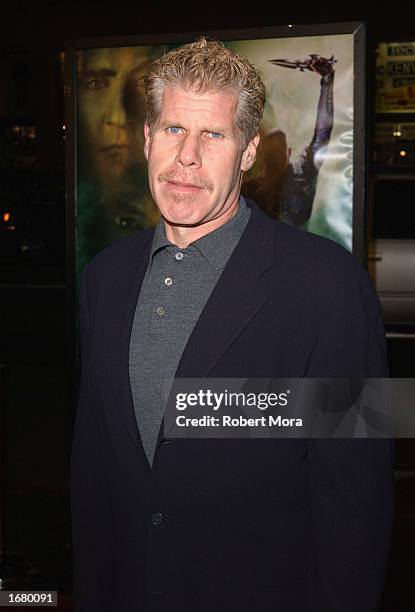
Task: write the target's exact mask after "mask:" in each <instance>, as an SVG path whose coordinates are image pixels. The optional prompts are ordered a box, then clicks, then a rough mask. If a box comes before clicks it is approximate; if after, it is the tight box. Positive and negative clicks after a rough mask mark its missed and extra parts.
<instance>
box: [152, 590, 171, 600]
mask: <svg viewBox="0 0 415 612" xmlns="http://www.w3.org/2000/svg"><path fill="white" fill-rule="evenodd" d="M152 596H153V599H167V597H168V595H167V593H158V592H157V591H153V593H152Z"/></svg>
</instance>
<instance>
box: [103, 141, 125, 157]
mask: <svg viewBox="0 0 415 612" xmlns="http://www.w3.org/2000/svg"><path fill="white" fill-rule="evenodd" d="M101 151H102V152H103V153H107V154H108V155H114V156H116V155H127V154H128V152H129V146H128V145H126V144H112V145H109V146H108V147H103V148H102V149H101Z"/></svg>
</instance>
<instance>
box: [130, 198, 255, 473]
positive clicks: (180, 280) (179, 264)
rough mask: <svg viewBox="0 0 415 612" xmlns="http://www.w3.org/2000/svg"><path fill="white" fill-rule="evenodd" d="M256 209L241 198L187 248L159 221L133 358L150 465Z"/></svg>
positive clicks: (141, 297)
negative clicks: (183, 373)
mask: <svg viewBox="0 0 415 612" xmlns="http://www.w3.org/2000/svg"><path fill="white" fill-rule="evenodd" d="M250 214H251V211H250V209H249V207H248V206H247V204H246V202H245V200H244V199H243V197H241V198H240V201H239V208H238V210H237V212H236V214H235V215H234V216H233V217H232V219H230V220H229V221H228V222H227V223H225V224H224V225H222V226H221V227H219V228H218V229H216V230H214V231H212V232H210V233H209V234H206V236H203V237H202V238H199V239H198V240H196V241H195V242H192V243H191V244H190V245H189V246H188V247H187V248H185V249H180V248H179V247H177V246H175V245H174V244H172V243H171V242H169V241H168V239H167V238H166V232H165V227H164V221H163V219H160V221H159V223H158V224H157V226H156V229H155V233H154V237H153V242H152V246H151V252H150V259H149V264H148V267H147V271H146V273H145V276H144V280H143V284H142V287H141V291H140V294H139V297H138V301H137V306H136V311H135V316H134V322H133V327H132V331H131V338H130V362H129V368H130V383H131V391H132V396H133V402H134V410H135V416H136V419H137V424H138V428H139V430H140V435H141V439H142V442H143V446H144V450H145V453H146V455H147V458H148V460H149V463H150V465H152V462H153V456H154V451H155V447H156V443H157V437H158V432H159V429H160V425H161V421H162V418H163V414H164V409H165V404H166V402H167V398H168V394H169V392H170V389H171V385H172V383H173V380H174V375H175V373H176V370H177V366H178V365H179V362H180V358H181V356H182V353H183V351H184V348H185V346H186V344H187V341H188V340H189V337H190V335H191V333H192V331H193V328H194V327H195V325H196V322H197V320H198V318H199V316H200V314H201V312H202V310H203V308H204V306H205V304H206V302H207V300H208V298H209V296H210V294H211V293H212V291H213V288H214V287H215V285H216V283H217V281H218V279H219V277H220V275H221V273H222V270H223V269H224V267H225V265H226V263H227V261H228V259H229V257H230V256H231V253H232V251H233V250H234V248H235V247H236V245H237V244H238V242H239V239H240V237H241V236H242V233H243V231H244V229H245V227H246V224H247V223H248V220H249V216H250Z"/></svg>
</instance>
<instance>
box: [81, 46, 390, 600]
mask: <svg viewBox="0 0 415 612" xmlns="http://www.w3.org/2000/svg"><path fill="white" fill-rule="evenodd" d="M263 105H264V86H263V83H262V80H261V77H260V75H259V73H258V72H257V71H256V69H255V68H254V67H253V66H251V65H250V64H249V62H248V61H247V60H245V59H244V58H242V57H240V56H239V55H237V54H236V53H235V52H233V51H231V50H229V49H226V48H225V47H224V46H223V45H222V44H221V43H218V42H215V41H207V40H206V39H204V38H202V39H200V40H199V41H198V42H196V43H193V44H190V45H185V46H184V47H181V48H179V49H176V50H174V51H172V52H170V53H168V54H167V55H165V56H164V57H162V58H161V59H159V60H158V61H156V62H155V63H154V65H153V66H152V68H151V69H150V71H149V74H148V78H147V101H146V124H145V145H144V147H145V154H146V157H147V159H148V166H149V181H150V189H151V192H152V194H153V197H154V200H155V201H156V202H157V205H158V207H159V209H160V212H161V214H162V220H161V221H160V223H159V224H158V226H157V227H156V229H155V231H152V230H145V231H143V232H141V233H138V234H136V235H134V236H131V237H128V238H125V239H123V240H120V241H118V242H116V243H114V244H113V245H111V246H110V247H108V248H107V249H105V250H104V251H103V252H101V253H100V254H99V255H98V256H97V257H95V258H94V260H93V261H91V263H90V264H89V265H88V266H87V267H86V269H85V272H84V275H83V282H82V287H81V294H80V308H81V318H80V322H81V339H82V342H81V345H82V374H81V389H80V399H79V407H78V413H77V419H76V425H75V435H74V443H73V451H72V515H73V549H74V586H75V593H74V597H75V610H76V611H77V612H81V611H82V612H83V611H85V612H86V611H88V612H93V611H97V612H98V611H99V612H109V611H112V612H121V611H122V612H129V611H130V610H131V611H133V610H134V611H138V610H146V611H149V610H151V611H152V610H169V611H174V612H176V611H177V612H179V611H180V612H198V611H202V610H203V611H209V612H213V611H215V612H216V611H221V612H222V611H223V612H230V611H233V610H235V611H236V610H238V612H244V611H248V610H249V611H250V612H252V611H253V610H256V611H258V612H259V611H261V612H268V611H271V610H272V611H273V612H275V611H276V610H282V611H283V612H290V611H294V610H296V611H301V612H303V611H311V610H312V611H318V612H322V611H324V612H328V611H333V612H341V611H346V610H347V611H348V612H349V611H351V610H353V612H359V611H362V612H368V611H369V610H376V609H377V605H378V603H379V599H380V595H381V590H382V581H383V575H384V570H385V563H386V557H387V550H388V545H389V539H390V528H391V513H392V502H391V497H392V493H391V490H392V473H391V472H392V469H391V468H392V459H391V449H390V445H389V443H388V441H385V440H370V441H368V440H346V439H342V440H341V439H337V440H318V439H310V440H307V439H295V440H294V439H291V440H288V439H286V440H284V439H280V440H272V439H257V440H255V439H227V440H224V439H213V440H212V439H210V440H209V439H201V438H199V439H195V440H191V439H183V440H179V439H171V438H166V437H165V436H164V435H163V427H162V418H163V411H164V398H165V395H164V393H165V388H166V387H168V386H169V385H170V384H171V382H172V379H173V377H174V376H176V377H177V378H202V377H212V378H232V377H235V378H262V377H265V378H266V377H271V378H272V377H287V378H289V377H323V376H326V377H336V376H340V377H341V376H357V377H362V376H382V375H384V374H385V373H386V362H385V347H384V338H383V331H382V322H381V321H382V319H381V312H380V307H379V302H378V300H377V298H376V297H375V295H374V293H373V290H372V289H371V286H370V283H369V281H368V275H367V274H366V273H365V272H364V271H363V270H362V269H361V268H360V267H359V265H358V264H357V263H356V262H355V261H354V259H353V257H352V256H351V255H350V254H348V253H347V252H346V251H345V250H343V249H342V248H341V247H339V246H337V245H336V244H334V243H332V242H330V241H328V240H325V239H322V238H318V237H316V236H312V235H310V234H308V233H306V232H302V231H299V230H297V229H295V228H292V227H290V226H288V225H285V224H282V223H280V222H278V221H274V220H272V219H270V218H269V217H267V216H266V215H265V214H264V213H263V212H262V211H261V210H260V209H259V208H258V207H257V206H256V205H255V204H254V203H253V202H248V203H247V202H245V201H244V200H243V198H240V185H241V179H242V174H243V173H244V172H246V171H247V170H249V168H250V167H251V166H252V164H253V163H254V160H255V154H256V148H257V145H258V124H259V121H260V119H261V115H262V110H263Z"/></svg>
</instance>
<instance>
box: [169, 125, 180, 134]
mask: <svg viewBox="0 0 415 612" xmlns="http://www.w3.org/2000/svg"><path fill="white" fill-rule="evenodd" d="M181 129H182V128H179V127H177V126H175V125H172V126H171V127H168V128H167V131H168V132H169V133H170V134H180V131H181Z"/></svg>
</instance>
